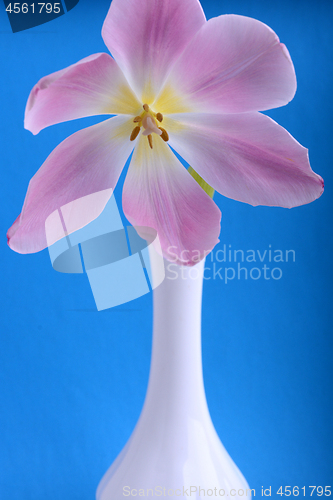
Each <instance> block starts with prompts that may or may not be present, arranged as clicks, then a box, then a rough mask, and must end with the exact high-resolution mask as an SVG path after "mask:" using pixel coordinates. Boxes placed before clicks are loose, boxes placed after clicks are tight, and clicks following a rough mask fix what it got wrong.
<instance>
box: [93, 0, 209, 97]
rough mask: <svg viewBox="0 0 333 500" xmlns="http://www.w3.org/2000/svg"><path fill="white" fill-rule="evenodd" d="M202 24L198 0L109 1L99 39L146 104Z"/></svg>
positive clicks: (156, 91)
mask: <svg viewBox="0 0 333 500" xmlns="http://www.w3.org/2000/svg"><path fill="white" fill-rule="evenodd" d="M205 22H206V19H205V15H204V13H203V10H202V7H201V5H200V3H199V1H198V0H181V1H180V0H168V1H167V2H165V1H162V0H113V1H112V3H111V7H110V10H109V12H108V15H107V17H106V19H105V21H104V25H103V30H102V36H103V39H104V42H105V44H106V46H107V47H108V49H109V50H110V52H111V54H112V55H113V57H114V58H115V60H116V61H117V63H118V64H119V66H120V67H121V69H122V70H123V72H124V74H125V76H126V78H127V80H128V81H129V83H130V85H131V87H132V88H133V89H134V91H135V92H136V94H137V96H138V98H139V99H141V100H142V102H143V103H147V104H150V103H151V102H153V101H154V99H155V97H156V95H157V93H158V92H159V91H160V89H161V86H162V84H163V82H164V80H165V77H166V75H167V73H168V71H169V70H170V68H171V65H172V64H173V63H174V62H175V61H176V59H177V58H178V57H179V56H180V54H181V53H182V51H183V50H184V48H185V46H186V45H187V44H188V42H189V41H190V40H191V38H192V37H193V36H194V35H195V33H196V32H197V31H198V30H199V29H200V28H201V26H202V25H203V24H204V23H205Z"/></svg>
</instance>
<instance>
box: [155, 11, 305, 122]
mask: <svg viewBox="0 0 333 500" xmlns="http://www.w3.org/2000/svg"><path fill="white" fill-rule="evenodd" d="M295 91H296V77H295V71H294V67H293V64H292V61H291V59H290V56H289V53H288V51H287V49H286V47H285V46H284V45H283V44H281V43H280V42H279V39H278V37H277V35H276V34H275V33H274V32H273V31H272V30H271V29H270V28H269V27H268V26H266V25H265V24H263V23H261V22H260V21H257V20H256V19H251V18H249V17H243V16H236V15H224V16H220V17H217V18H213V19H210V20H209V21H208V22H207V23H206V24H205V25H204V26H203V27H202V28H201V29H200V31H199V32H198V33H197V35H196V36H195V37H194V38H193V39H192V41H191V42H190V44H189V45H188V47H187V48H186V50H185V51H184V52H183V54H182V55H181V57H180V58H179V59H178V61H177V62H176V64H175V65H174V67H173V69H172V71H171V73H170V75H169V77H168V79H167V81H166V83H165V86H164V88H163V89H162V91H161V94H160V95H159V97H158V98H157V100H156V102H155V104H154V108H155V109H158V110H159V111H160V112H161V113H163V114H167V113H182V112H184V108H187V111H197V112H203V113H243V112H248V111H263V110H266V109H271V108H276V107H279V106H283V105H285V104H287V103H288V102H289V101H290V100H291V99H292V98H293V96H294V94H295Z"/></svg>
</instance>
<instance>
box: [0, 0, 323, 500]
mask: <svg viewBox="0 0 333 500" xmlns="http://www.w3.org/2000/svg"><path fill="white" fill-rule="evenodd" d="M202 4H203V7H204V10H205V12H206V15H207V17H208V18H210V17H213V16H217V15H220V14H225V13H236V14H242V15H246V16H251V17H255V18H257V19H259V20H261V21H263V22H265V23H266V24H268V25H269V26H271V27H272V28H273V29H274V31H276V32H277V34H278V35H279V37H280V39H281V41H282V42H284V43H285V44H286V45H287V47H288V49H289V51H290V53H291V56H292V59H293V61H294V64H295V68H296V74H297V78H298V90H297V93H296V97H295V98H294V100H293V101H292V102H291V103H290V104H289V105H288V106H286V107H284V108H280V109H277V110H274V111H270V112H269V113H268V114H269V115H270V116H272V117H273V118H274V119H275V120H276V121H278V122H279V123H280V124H281V125H282V126H284V127H285V128H287V129H288V130H289V132H290V133H291V134H292V135H294V137H296V138H297V140H298V141H299V142H300V143H301V144H303V145H305V146H306V147H308V148H309V150H310V160H311V165H312V168H313V170H314V171H316V172H317V173H319V174H321V175H322V177H323V178H324V180H325V184H326V190H325V193H324V195H323V196H322V197H321V198H320V199H319V200H317V201H316V202H314V203H312V204H310V205H307V206H303V207H299V208H295V209H292V210H287V209H279V208H268V207H257V208H253V207H251V206H249V205H245V204H241V203H238V202H235V201H233V200H229V199H226V198H223V197H222V196H220V195H215V201H216V203H217V204H218V205H219V207H220V208H221V210H222V212H223V221H222V231H221V243H220V244H219V246H218V247H217V248H216V249H218V248H221V249H222V248H223V245H224V244H226V245H227V247H228V245H231V246H232V249H243V250H247V249H255V250H257V249H258V250H260V251H264V250H265V249H268V247H269V245H272V249H281V250H283V251H285V250H288V249H294V250H295V252H296V262H295V263H293V262H289V263H283V264H281V265H280V266H279V267H281V269H282V270H283V276H282V278H281V279H280V280H272V279H271V280H264V279H262V278H261V279H259V280H257V281H255V280H251V279H248V280H244V279H243V280H236V279H235V280H233V281H230V282H229V283H228V284H225V282H224V281H222V280H220V279H215V280H210V281H208V280H207V281H206V282H205V284H204V299H203V363H204V376H205V385H206V392H207V399H208V404H209V408H210V411H211V415H212V419H213V422H214V423H215V426H216V429H217V432H218V434H219V435H220V437H221V440H222V442H223V443H224V445H225V446H226V448H227V450H228V451H229V453H230V455H231V456H232V458H233V459H234V460H235V462H236V464H237V465H238V466H239V468H240V469H241V471H242V472H243V474H244V475H245V477H246V478H247V480H248V482H249V484H250V486H251V487H252V488H256V490H257V496H259V493H260V491H261V486H264V487H265V488H268V487H269V486H272V497H271V498H280V497H279V496H278V495H276V494H275V493H274V492H276V490H277V489H278V487H279V486H283V487H284V486H287V485H291V486H295V485H298V486H299V487H302V486H309V485H321V486H325V485H330V484H332V451H331V450H332V444H333V443H332V379H333V377H332V326H331V325H332V313H331V309H330V308H331V303H332V265H331V259H332V232H331V231H332V229H331V228H332V212H333V211H332V191H331V186H332V154H331V141H332V101H333V100H332V76H333V75H332V47H333V40H332V38H333V37H332V33H333V26H332V19H333V15H332V14H333V13H332V10H333V9H332V6H333V4H332V2H331V1H324V0H319V1H318V0H317V1H316V2H314V1H306V0H302V1H295V0H280V1H279V2H267V0H255V1H254V0H252V1H249V0H225V1H223V2H222V1H221V2H220V1H213V0H203V1H202ZM108 7H109V2H108V1H102V0H100V1H99V2H98V5H97V2H94V1H92V0H90V1H89V0H80V2H79V4H78V5H77V6H76V7H75V8H74V9H73V10H72V11H70V12H69V13H67V14H66V15H64V16H61V17H60V18H59V19H56V20H54V21H52V22H50V23H47V24H44V25H42V26H39V27H36V28H33V29H31V30H27V31H24V32H21V33H16V34H13V33H12V32H11V30H10V24H9V21H8V18H7V16H6V13H5V11H4V8H2V9H0V39H1V94H0V95H1V120H0V137H1V157H0V158H1V160H0V161H1V185H0V189H1V204H2V210H1V231H0V234H1V235H2V237H1V239H0V251H1V292H0V293H1V334H0V407H1V408H0V498H1V499H9V498H10V499H11V500H22V499H25V500H30V499H31V500H45V499H47V500H60V499H61V500H67V499H68V500H76V499H77V500H78V499H80V500H88V499H92V498H94V494H95V488H96V486H97V484H98V482H99V480H100V479H101V477H102V475H103V474H104V472H105V471H106V469H107V468H108V467H109V465H110V464H111V463H112V461H113V460H114V458H115V457H116V455H117V454H118V453H119V452H120V450H121V449H122V447H123V446H124V444H125V442H126V440H127V439H128V437H129V436H130V434H131V431H132V430H133V427H134V425H135V423H136V421H137V418H138V416H139V414H140V410H141V407H142V403H143V400H144V395H145V390H146V385H147V380H148V372H149V360H150V349H151V329H152V296H151V295H150V294H148V295H146V296H144V297H142V298H140V299H137V300H135V301H134V302H130V303H127V304H124V305H122V306H119V307H116V308H113V309H109V310H106V311H103V312H99V313H98V312H97V311H96V308H95V305H94V301H93V296H92V293H91V290H90V288H89V284H88V280H87V277H86V276H85V275H76V276H75V275H63V274H60V273H56V272H55V271H54V270H53V269H52V267H51V264H50V259H49V255H48V252H47V250H45V251H43V252H40V253H38V254H34V255H25V256H24V255H19V254H16V253H14V252H13V251H11V250H10V249H9V248H8V247H7V245H6V236H5V234H6V231H7V229H8V227H9V226H10V225H11V224H12V222H13V221H14V219H15V218H16V217H17V215H18V214H19V212H20V210H21V207H22V203H23V200H24V196H25V193H26V189H27V185H28V182H29V180H30V178H31V177H32V176H33V174H34V173H35V172H36V170H37V169H38V168H39V166H40V165H41V164H42V162H43V161H44V160H45V158H46V157H47V156H48V154H49V153H50V152H51V151H52V149H53V148H54V147H55V146H56V145H57V144H59V142H60V141H62V140H63V139H65V138H66V137H67V136H68V135H70V134H71V133H73V132H75V131H76V130H79V129H80V128H83V127H85V126H88V125H90V124H92V123H95V122H96V121H98V120H99V119H100V118H98V119H96V118H90V119H82V120H78V121H75V122H69V123H64V124H61V125H57V126H54V127H50V128H49V129H46V130H43V131H42V132H41V133H40V134H39V135H38V136H35V137H34V136H33V135H32V134H31V133H30V132H28V131H26V130H24V128H23V113H24V108H25V103H26V100H27V97H28V95H29V92H30V90H31V88H32V87H33V85H34V84H35V83H36V82H37V81H38V80H39V79H40V78H41V77H42V76H44V75H47V74H49V73H52V72H54V71H56V70H58V69H62V68H63V67H66V66H68V65H70V64H72V63H74V62H76V61H77V60H79V59H81V58H83V57H85V56H87V55H90V54H92V53H96V52H103V51H106V48H105V46H104V43H103V40H102V38H101V35H100V32H101V27H102V23H103V20H104V18H105V15H106V13H107V10H108ZM123 180H124V175H123V176H122V181H123ZM116 196H117V199H118V201H119V205H120V199H121V185H119V186H118V188H117V191H116ZM259 264H260V263H259ZM220 265H221V266H224V264H223V263H221V264H220ZM267 265H268V266H269V264H267ZM258 267H262V265H261V266H260V265H258ZM249 268H250V266H249ZM307 498H309V496H308V497H307Z"/></svg>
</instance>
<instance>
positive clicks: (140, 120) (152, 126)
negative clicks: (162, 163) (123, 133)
mask: <svg viewBox="0 0 333 500" xmlns="http://www.w3.org/2000/svg"><path fill="white" fill-rule="evenodd" d="M143 110H144V111H143V113H142V114H141V115H139V116H136V117H135V118H134V119H133V123H136V124H137V126H136V127H135V128H134V129H133V131H132V133H131V135H130V141H134V140H135V139H136V138H137V136H138V135H139V132H140V130H141V126H143V128H144V130H143V132H142V135H145V136H147V139H148V143H149V146H150V148H151V149H153V137H152V134H157V135H159V136H160V137H161V138H162V139H163V141H165V142H167V141H168V140H169V134H168V133H167V131H166V130H165V129H164V128H162V127H158V126H157V122H159V123H161V122H162V121H163V115H162V113H154V112H153V111H152V110H151V109H150V107H149V105H148V104H144V105H143ZM156 120H157V122H156Z"/></svg>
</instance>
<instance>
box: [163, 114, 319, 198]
mask: <svg viewBox="0 0 333 500" xmlns="http://www.w3.org/2000/svg"><path fill="white" fill-rule="evenodd" d="M172 118H173V119H171V118H166V117H165V118H164V121H163V126H164V127H165V128H166V129H167V130H168V132H169V137H170V145H171V146H172V147H173V148H174V149H175V150H176V151H177V152H178V153H179V154H180V155H181V156H182V157H183V158H184V159H185V160H186V161H187V162H188V163H189V164H190V165H191V166H192V167H193V168H194V169H195V170H196V171H197V172H198V173H199V175H201V177H203V179H205V181H206V182H208V184H210V185H211V186H212V187H214V188H215V189H216V190H217V191H219V192H220V193H221V194H223V195H224V196H227V197H228V198H233V199H234V200H238V201H243V202H245V203H250V204H251V205H270V206H281V207H287V208H291V207H295V206H299V205H303V204H306V203H310V202H311V201H313V200H315V199H316V198H319V196H320V195H321V194H322V192H323V187H324V183H323V180H322V178H321V177H320V176H319V175H317V174H315V173H314V172H313V171H312V169H311V167H310V164H309V159H308V152H307V149H306V148H304V147H303V146H301V145H300V144H299V143H298V142H297V141H296V140H295V139H294V138H293V137H292V136H291V135H290V134H289V133H288V132H287V131H286V130H285V129H284V128H282V127H280V125H278V124H277V123H276V122H274V121H273V120H272V119H271V118H269V117H268V116H265V115H263V114H261V113H255V112H253V113H244V114H239V115H236V114H231V115H215V114H188V115H185V114H182V115H173V116H172Z"/></svg>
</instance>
